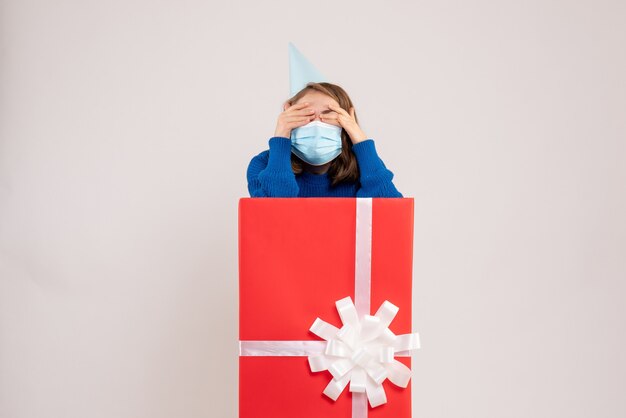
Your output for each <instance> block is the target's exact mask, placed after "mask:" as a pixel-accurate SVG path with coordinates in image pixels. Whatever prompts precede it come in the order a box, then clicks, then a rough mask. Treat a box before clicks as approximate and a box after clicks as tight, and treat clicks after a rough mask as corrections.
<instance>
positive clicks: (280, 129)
mask: <svg viewBox="0 0 626 418" xmlns="http://www.w3.org/2000/svg"><path fill="white" fill-rule="evenodd" d="M283 108H284V111H283V112H282V113H281V114H280V115H278V122H276V131H275V132H274V136H282V137H285V138H290V137H291V130H292V129H295V128H298V127H300V126H303V125H306V124H307V123H309V122H311V121H312V120H313V119H315V110H314V109H313V108H311V107H310V105H309V103H298V104H295V105H293V106H290V107H289V108H287V103H285V105H284V107H283Z"/></svg>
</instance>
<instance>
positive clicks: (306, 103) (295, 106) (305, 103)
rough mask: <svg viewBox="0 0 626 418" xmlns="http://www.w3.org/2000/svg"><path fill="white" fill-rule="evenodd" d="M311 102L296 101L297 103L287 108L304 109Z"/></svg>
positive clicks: (288, 109)
mask: <svg viewBox="0 0 626 418" xmlns="http://www.w3.org/2000/svg"><path fill="white" fill-rule="evenodd" d="M309 105H310V103H309V102H304V103H296V104H295V105H291V106H289V107H288V108H287V111H291V110H299V109H304V108H305V107H307V106H309Z"/></svg>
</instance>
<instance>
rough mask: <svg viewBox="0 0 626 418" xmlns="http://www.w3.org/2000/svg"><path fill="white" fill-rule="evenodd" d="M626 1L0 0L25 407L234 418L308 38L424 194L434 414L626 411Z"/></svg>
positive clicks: (428, 398)
mask: <svg viewBox="0 0 626 418" xmlns="http://www.w3.org/2000/svg"><path fill="white" fill-rule="evenodd" d="M625 21H626V3H624V2H623V1H619V0H615V1H598V0H595V1H591V0H579V1H565V0H561V1H556V0H552V1H546V0H531V1H528V0H524V1H522V0H519V1H516V2H512V1H506V2H502V1H487V0H483V1H474V2H467V1H461V0H458V1H446V2H441V1H431V2H424V1H423V2H408V1H405V2H392V1H387V2H378V1H377V2H369V3H366V2H363V1H358V2H357V1H354V2H325V1H321V2H290V1H283V2H273V3H271V4H269V3H267V2H248V3H247V4H243V3H237V2H223V3H220V4H216V3H213V2H208V1H169V2H166V1H162V2H153V1H147V0H130V1H129V0H124V1H122V0H113V1H107V2H103V1H95V0H87V1H77V0H65V1H56V2H49V1H42V0H19V1H18V0H2V2H0V416H1V417H3V418H4V417H6V418H41V417H55V418H56V417H59V418H61V417H62V418H73V417H76V418H84V417H94V418H96V417H97V418H99V417H103V418H110V417H116V418H126V417H128V418H131V417H132V418H136V417H150V418H160V417H185V418H194V417H220V418H221V417H234V416H236V411H237V374H236V373H237V353H236V348H237V344H236V339H237V315H238V314H237V254H236V250H237V199H238V198H239V197H240V196H246V195H247V189H246V182H245V170H246V167H247V163H248V161H249V160H250V158H251V157H252V156H253V155H255V154H256V153H258V152H260V151H262V150H264V149H266V147H267V140H268V138H269V137H270V136H271V135H272V133H273V130H274V126H275V121H276V117H277V115H278V112H279V111H280V108H281V104H282V102H283V101H284V100H285V99H286V98H287V95H288V68H287V43H288V41H293V42H294V43H295V44H296V46H298V48H299V49H300V50H301V51H302V52H303V53H304V54H305V55H306V56H307V57H308V58H309V59H311V61H313V62H314V63H315V65H316V66H317V67H318V68H319V69H320V70H321V71H322V72H323V73H325V74H326V75H327V76H328V77H329V78H331V79H332V81H334V82H336V83H337V84H340V85H342V86H344V87H345V88H346V89H347V91H348V92H349V93H350V94H351V96H352V98H353V99H354V101H355V104H356V109H357V113H358V115H359V118H360V120H361V122H362V126H363V129H364V130H365V132H366V133H368V134H369V135H370V136H371V137H372V138H374V139H375V140H376V141H377V146H378V149H379V152H380V155H381V157H382V158H383V160H384V161H385V163H386V164H387V166H388V167H389V168H391V169H392V170H393V171H394V173H395V174H396V177H395V182H396V185H397V187H398V188H399V189H400V191H402V192H403V193H404V194H405V195H406V196H413V197H415V199H416V214H415V215H416V218H415V220H416V228H415V279H414V280H415V281H414V287H415V295H414V296H415V297H414V299H415V308H414V323H415V329H416V330H417V331H419V332H420V334H421V337H422V343H423V348H422V350H421V351H420V352H419V353H418V354H417V355H416V356H415V362H414V370H415V375H414V380H413V389H414V394H413V396H414V410H415V414H414V415H415V417H428V418H438V417H450V418H452V417H454V418H456V417H481V418H491V417H493V418H496V417H509V418H517V417H529V416H532V417H545V418H553V417H568V418H575V417H581V418H582V417H610V418H613V417H615V418H618V417H623V416H626V404H625V403H624V401H623V394H624V393H625V392H626V358H625V356H624V355H623V353H624V351H625V350H626V308H625V307H624V303H623V301H624V299H625V296H626V295H625V293H626V284H625V279H626V257H625V256H626V220H625V217H624V213H626V193H625V190H626V186H625V182H626V167H625V165H624V164H623V163H624V157H625V156H626V122H625V120H626V119H625V115H626V83H625V81H624V80H625V78H624V74H626V54H625V53H624V51H625V50H626V25H624V22H625Z"/></svg>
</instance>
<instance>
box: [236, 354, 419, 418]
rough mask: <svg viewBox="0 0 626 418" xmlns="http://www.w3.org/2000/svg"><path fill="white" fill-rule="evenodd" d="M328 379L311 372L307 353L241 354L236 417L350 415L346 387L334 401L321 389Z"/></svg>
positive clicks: (338, 417) (330, 417)
mask: <svg viewBox="0 0 626 418" xmlns="http://www.w3.org/2000/svg"><path fill="white" fill-rule="evenodd" d="M331 379H332V376H331V375H330V373H328V372H321V373H312V372H311V371H310V370H309V365H308V361H307V359H306V357H240V359H239V417H240V418H283V417H284V418H294V417H298V418H319V417H325V418H350V417H351V416H352V415H351V411H352V401H351V396H350V394H349V392H348V391H347V389H346V390H345V391H344V393H343V394H342V395H341V396H340V397H339V399H337V401H336V402H333V401H332V400H331V399H329V398H328V397H327V396H326V395H324V394H323V393H322V392H323V391H324V388H325V387H326V385H327V384H328V382H329V381H330V380H331ZM407 418H408V417H407Z"/></svg>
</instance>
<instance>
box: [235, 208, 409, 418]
mask: <svg viewBox="0 0 626 418" xmlns="http://www.w3.org/2000/svg"><path fill="white" fill-rule="evenodd" d="M357 202H359V203H358V204H357ZM362 202H365V206H369V209H368V211H369V213H367V217H365V216H363V215H361V218H360V219H357V212H358V210H357V208H358V207H363V204H362ZM357 223H359V233H360V234H361V238H358V237H357ZM367 228H369V230H368V229H367ZM363 231H366V232H365V233H366V234H367V235H368V237H367V239H368V240H369V245H370V246H371V248H367V250H368V257H367V258H368V259H367V260H366V261H367V264H366V266H365V267H366V269H367V272H366V273H363V269H364V267H363V263H361V264H359V265H358V266H355V256H357V255H358V254H357V253H358V252H359V250H358V249H357V248H356V247H357V242H360V241H362V239H363V238H362V236H363V233H364V232H363ZM359 245H361V244H359ZM369 254H371V261H370V259H369ZM412 257H413V199H410V198H398V199H390V198H384V199H382V198H380V199H352V198H285V199H283V198H262V199H254V198H243V199H241V200H240V202H239V292H240V293H239V302H240V304H239V309H240V322H239V338H240V344H246V343H248V342H255V341H263V342H273V341H278V342H287V343H294V342H296V343H295V344H296V346H297V344H298V343H297V342H303V341H306V342H321V341H322V340H321V338H319V337H318V336H317V335H315V334H314V333H312V332H311V331H309V328H310V327H311V324H313V322H314V321H315V320H316V318H321V319H323V320H325V321H327V322H329V323H331V324H333V325H335V326H336V327H337V328H341V327H342V321H341V318H340V315H339V314H338V312H337V309H336V307H335V302H336V301H339V300H341V299H344V298H345V297H347V296H349V297H351V299H352V300H355V299H356V301H357V309H360V312H359V313H362V312H363V309H366V310H367V311H369V310H370V309H369V307H370V306H371V308H372V311H375V309H376V308H378V307H379V306H381V305H382V304H383V302H385V301H386V300H387V301H389V302H391V303H393V305H396V306H397V307H398V308H399V311H398V312H397V315H396V316H395V318H394V319H393V322H391V324H390V325H389V326H388V328H389V330H391V331H392V332H393V333H394V334H396V335H399V334H410V333H411V294H412V293H411V284H412V283H411V282H412ZM361 258H362V259H364V258H365V257H361ZM355 275H356V276H359V277H360V276H362V275H371V277H368V282H367V291H368V299H369V300H368V301H367V303H366V304H365V305H364V301H363V299H364V298H363V297H359V295H358V294H357V295H355V283H357V282H359V281H358V280H355ZM359 283H363V281H362V280H361V281H360V282H359ZM357 286H358V285H357ZM357 292H360V290H358V291H357ZM355 296H356V297H355ZM359 301H360V302H359ZM359 304H360V305H359ZM366 313H368V314H369V313H370V312H366ZM312 344H318V343H312ZM414 348H415V347H414ZM240 354H241V353H240ZM396 360H399V361H401V362H402V363H403V364H405V365H406V366H409V367H410V357H399V358H398V357H397V358H396ZM332 378H333V376H331V374H330V373H329V372H328V371H324V372H318V373H314V372H312V371H311V368H310V365H309V362H308V361H307V356H306V355H278V354H270V355H242V356H240V359H239V416H240V417H242V418H252V417H254V418H266V417H267V418H269V417H271V418H280V417H289V418H294V417H298V418H319V417H325V418H335V417H336V418H349V417H352V416H353V415H352V409H353V397H358V396H363V394H361V393H352V392H350V391H349V389H348V388H346V389H345V390H343V392H342V393H341V395H340V396H339V397H338V398H337V400H336V401H333V400H332V399H330V398H329V397H328V396H326V395H324V394H323V392H324V390H325V388H326V386H327V385H328V383H329V381H330V380H331V379H332ZM382 387H383V388H384V390H385V393H386V397H387V402H386V403H384V404H382V405H380V406H377V407H375V408H372V407H371V406H369V405H368V406H365V407H364V408H365V412H364V414H365V415H367V417H368V418H392V417H393V418H403V417H406V418H408V417H410V416H411V390H410V383H409V385H408V386H407V387H406V388H400V387H397V386H395V385H394V384H391V383H390V382H389V380H385V381H384V382H383V383H382ZM355 400H356V398H355ZM363 405H365V404H363Z"/></svg>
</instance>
